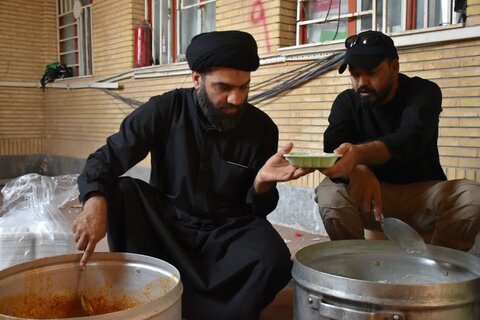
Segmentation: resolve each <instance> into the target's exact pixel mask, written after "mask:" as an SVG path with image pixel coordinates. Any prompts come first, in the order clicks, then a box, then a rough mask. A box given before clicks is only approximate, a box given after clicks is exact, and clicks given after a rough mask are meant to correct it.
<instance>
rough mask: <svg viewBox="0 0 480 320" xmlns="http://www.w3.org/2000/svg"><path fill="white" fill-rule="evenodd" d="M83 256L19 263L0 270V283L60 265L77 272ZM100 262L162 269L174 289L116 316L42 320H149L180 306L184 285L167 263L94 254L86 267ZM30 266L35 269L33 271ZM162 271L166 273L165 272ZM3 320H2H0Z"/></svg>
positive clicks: (127, 255) (120, 254)
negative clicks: (172, 282)
mask: <svg viewBox="0 0 480 320" xmlns="http://www.w3.org/2000/svg"><path fill="white" fill-rule="evenodd" d="M82 256H83V253H78V254H64V255H56V256H51V257H45V258H40V259H35V260H31V261H27V262H24V263H20V264H17V265H14V266H11V267H8V268H6V269H3V270H0V283H1V281H2V279H6V278H8V277H18V276H19V275H20V274H22V273H25V272H32V270H36V269H41V268H47V267H53V266H59V265H68V264H78V268H80V265H79V263H80V260H81V258H82ZM102 261H108V262H109V263H111V262H112V261H119V262H122V263H125V264H138V263H143V264H145V265H142V266H143V267H145V266H149V267H152V268H154V269H156V270H157V269H158V270H159V269H161V270H162V271H163V273H164V274H165V275H171V278H172V279H175V280H176V284H175V286H174V287H173V288H172V289H171V290H170V291H168V292H166V293H165V294H164V295H162V296H161V297H159V298H157V299H154V300H151V301H149V302H147V303H143V304H140V305H138V306H135V307H133V308H129V309H125V310H119V311H116V312H110V313H106V314H100V315H95V316H87V317H73V318H52V319H45V320H67V319H68V320H78V319H92V320H100V319H109V320H110V319H119V320H120V319H122V320H123V319H136V318H138V316H139V315H141V318H142V319H148V318H150V317H152V316H154V315H158V314H159V313H160V312H163V311H166V310H168V309H169V308H171V307H172V306H173V305H174V304H175V303H176V302H178V303H179V304H181V299H180V298H181V295H182V293H183V284H182V282H181V278H180V273H179V271H178V270H177V268H175V267H174V266H173V265H171V264H170V263H168V262H166V261H164V260H161V259H158V258H155V257H151V256H146V255H142V254H138V253H126V252H94V253H93V254H92V255H91V257H90V259H89V263H99V262H100V263H101V262H102ZM32 266H34V267H33V268H32ZM165 268H166V269H167V271H168V272H165ZM160 299H161V300H162V303H161V304H159V303H158V301H159V300H160ZM2 317H5V319H11V320H26V319H28V318H18V317H13V316H7V315H3V314H0V318H2ZM2 319H3V318H2Z"/></svg>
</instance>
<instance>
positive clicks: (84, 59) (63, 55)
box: [56, 0, 93, 77]
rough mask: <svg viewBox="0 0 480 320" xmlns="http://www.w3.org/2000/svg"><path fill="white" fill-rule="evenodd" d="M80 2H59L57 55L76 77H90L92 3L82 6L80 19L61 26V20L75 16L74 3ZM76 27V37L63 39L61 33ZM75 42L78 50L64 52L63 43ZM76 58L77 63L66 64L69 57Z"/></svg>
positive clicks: (63, 0)
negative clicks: (68, 16)
mask: <svg viewBox="0 0 480 320" xmlns="http://www.w3.org/2000/svg"><path fill="white" fill-rule="evenodd" d="M75 1H80V0H57V1H56V5H57V6H56V12H57V54H58V59H59V62H60V63H62V64H66V65H67V66H68V67H71V68H72V69H73V73H74V77H80V76H90V75H92V74H93V70H92V69H93V41H92V39H93V38H92V33H93V23H92V17H93V15H92V3H93V0H92V1H91V2H92V3H90V1H89V4H87V5H80V8H81V12H80V15H79V17H78V19H75V17H74V20H75V21H74V22H72V23H69V24H64V25H61V23H60V20H61V19H62V18H63V17H65V16H67V15H70V14H71V15H72V16H74V3H75ZM72 26H73V27H74V28H75V31H76V35H75V36H72V37H68V38H61V31H62V29H63V28H66V27H72ZM72 40H73V41H74V43H75V46H76V49H74V50H70V51H62V49H61V48H62V43H63V42H65V41H72ZM72 55H73V56H74V60H75V61H76V63H66V59H67V56H72Z"/></svg>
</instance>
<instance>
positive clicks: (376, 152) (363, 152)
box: [356, 140, 392, 166]
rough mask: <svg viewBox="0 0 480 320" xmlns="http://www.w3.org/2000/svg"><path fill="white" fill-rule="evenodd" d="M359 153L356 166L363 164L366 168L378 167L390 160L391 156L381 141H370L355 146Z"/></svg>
mask: <svg viewBox="0 0 480 320" xmlns="http://www.w3.org/2000/svg"><path fill="white" fill-rule="evenodd" d="M356 147H357V148H358V152H359V160H358V162H359V163H358V164H364V165H367V166H379V165H382V164H384V163H386V162H388V161H389V160H390V159H392V154H391V153H390V150H388V148H387V146H386V145H385V144H384V143H383V142H381V141H376V140H375V141H371V142H367V143H362V144H358V145H356Z"/></svg>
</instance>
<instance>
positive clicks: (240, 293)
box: [73, 31, 311, 320]
mask: <svg viewBox="0 0 480 320" xmlns="http://www.w3.org/2000/svg"><path fill="white" fill-rule="evenodd" d="M186 57H187V61H188V65H189V66H190V68H191V70H192V80H193V85H194V87H193V88H190V89H177V90H173V91H171V92H167V93H165V94H163V95H161V96H156V97H153V98H151V99H150V101H148V102H147V103H145V104H144V105H142V106H140V107H139V108H138V109H136V110H135V111H133V112H132V113H131V114H130V115H129V116H127V117H126V118H125V120H124V121H123V122H122V124H121V127H120V130H119V132H118V133H115V134H114V135H112V136H110V137H109V138H108V139H107V143H106V145H105V146H103V147H101V148H100V149H98V150H97V151H96V152H95V153H93V154H91V155H90V156H89V158H88V159H87V162H86V165H85V168H84V170H83V172H82V174H81V175H80V176H79V179H78V185H79V189H80V200H81V202H82V203H83V204H84V208H83V211H82V213H81V214H80V215H79V216H78V217H77V218H76V220H75V221H74V224H73V231H74V233H75V240H76V242H77V247H78V249H79V250H85V253H84V255H83V258H82V261H81V263H82V264H84V263H86V262H87V260H88V258H89V256H90V255H91V253H92V251H93V250H94V248H95V246H96V244H97V242H98V241H99V240H100V239H102V238H103V237H104V236H105V232H106V230H108V242H109V246H110V250H112V251H124V252H132V253H141V254H146V255H150V256H154V257H158V258H160V259H163V260H165V261H168V262H170V263H172V264H173V265H174V266H176V267H177V268H178V269H179V271H180V274H181V280H182V283H183V285H184V292H183V297H182V308H183V311H182V313H183V314H182V316H183V318H186V319H189V320H192V319H200V320H204V319H208V320H214V319H222V320H227V319H229V320H232V319H242V320H248V319H258V317H259V315H260V312H261V311H262V309H263V308H265V307H266V306H267V305H268V304H269V303H270V302H271V301H272V300H273V298H274V296H275V295H276V293H277V292H278V291H280V290H281V289H282V288H283V287H284V286H285V285H286V284H287V282H288V281H289V279H290V271H291V266H292V263H291V260H290V253H289V250H288V248H287V246H286V245H285V243H284V241H283V239H282V238H281V237H280V236H279V235H278V233H277V232H276V231H275V229H274V228H273V227H272V225H271V224H270V223H269V222H268V221H267V220H266V216H267V214H268V213H270V212H271V211H272V210H274V209H275V207H276V205H277V201H278V191H277V189H276V186H275V183H276V182H278V181H288V180H291V179H296V178H299V177H301V176H303V175H305V174H307V173H309V172H311V170H308V169H299V168H294V167H292V166H290V165H289V164H288V162H287V161H286V160H285V159H284V158H283V154H284V153H287V152H289V151H290V150H291V149H292V147H293V145H292V144H291V143H290V144H288V145H287V146H285V147H284V148H281V150H280V151H278V152H277V147H278V129H277V127H276V125H275V124H274V123H273V121H272V120H271V119H270V118H269V117H268V116H267V115H266V114H265V113H263V112H262V111H261V110H259V109H257V108H255V107H254V106H253V105H251V104H249V103H247V102H246V101H247V95H248V91H249V85H250V72H251V71H254V70H256V69H257V68H258V66H259V57H258V54H257V45H256V42H255V40H254V38H253V37H252V36H251V35H250V34H248V33H245V32H240V31H223V32H211V33H204V34H200V35H198V36H196V37H194V38H193V39H192V42H191V44H190V46H189V47H188V48H187V52H186ZM148 153H150V155H151V175H150V184H148V183H146V182H143V181H141V180H137V179H133V178H130V177H119V176H120V175H122V174H124V173H125V172H126V171H127V170H128V169H129V168H131V167H132V166H134V165H135V164H136V163H138V162H139V161H141V160H142V159H143V158H145V157H146V156H147V154H148Z"/></svg>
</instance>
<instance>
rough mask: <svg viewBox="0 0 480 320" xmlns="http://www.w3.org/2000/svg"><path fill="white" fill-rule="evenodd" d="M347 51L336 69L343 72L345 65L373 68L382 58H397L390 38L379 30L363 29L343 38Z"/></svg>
mask: <svg viewBox="0 0 480 320" xmlns="http://www.w3.org/2000/svg"><path fill="white" fill-rule="evenodd" d="M345 47H346V48H347V52H346V53H345V57H344V59H343V63H342V64H341V65H340V68H339V69H338V72H339V73H343V72H344V71H345V69H346V68H347V65H354V66H356V67H360V68H362V69H365V70H371V69H374V68H375V67H376V66H378V65H379V64H380V62H382V61H383V60H384V59H386V58H389V59H392V60H395V59H397V60H398V53H397V48H395V45H394V44H393V40H392V38H390V37H389V36H387V35H385V34H383V33H381V32H380V31H372V30H368V31H364V32H361V33H359V34H357V35H354V36H351V37H348V38H347V39H346V40H345Z"/></svg>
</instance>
